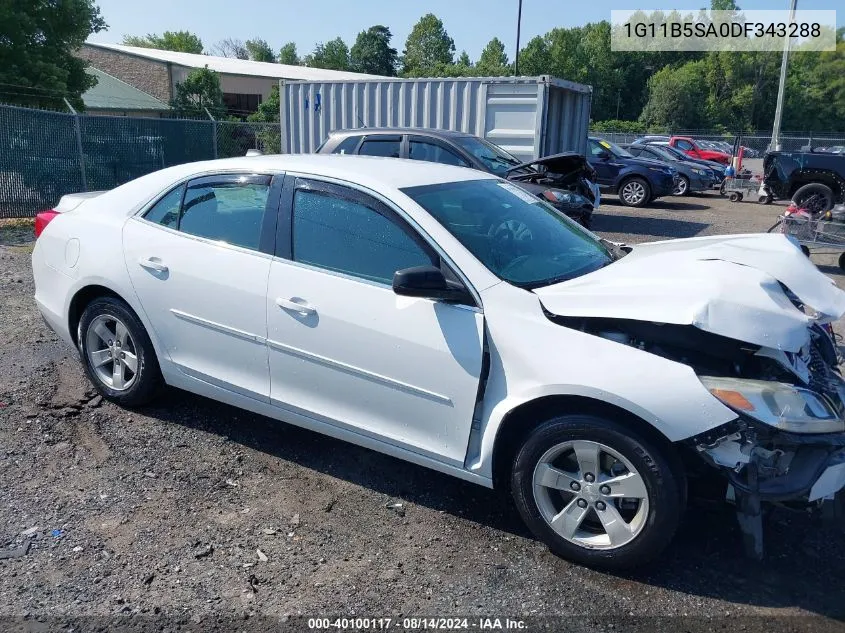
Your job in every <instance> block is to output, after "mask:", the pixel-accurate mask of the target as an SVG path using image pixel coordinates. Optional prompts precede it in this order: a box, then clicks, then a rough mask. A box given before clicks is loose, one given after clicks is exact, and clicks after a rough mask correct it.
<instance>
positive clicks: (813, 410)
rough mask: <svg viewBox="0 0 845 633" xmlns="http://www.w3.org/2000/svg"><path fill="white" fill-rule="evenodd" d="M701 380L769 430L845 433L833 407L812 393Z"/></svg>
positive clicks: (753, 383)
mask: <svg viewBox="0 0 845 633" xmlns="http://www.w3.org/2000/svg"><path fill="white" fill-rule="evenodd" d="M700 378H701V382H702V383H703V384H704V386H705V387H707V389H708V390H709V391H710V393H711V394H713V396H715V397H716V398H718V399H719V400H720V401H721V402H722V403H724V404H725V405H727V406H728V407H730V408H731V409H733V410H734V411H737V412H738V413H743V414H745V415H747V416H749V417H752V418H754V419H756V420H759V421H760V422H763V423H764V424H768V425H769V426H773V427H775V428H778V429H782V430H784V431H790V432H792V433H837V432H842V431H845V421H843V420H842V419H841V418H840V417H839V415H838V414H837V412H836V410H835V409H834V407H833V405H832V404H831V403H830V402H829V401H828V400H827V398H825V397H824V396H822V395H820V394H817V393H816V392H814V391H810V390H809V389H804V388H802V387H796V386H794V385H789V384H786V383H782V382H774V381H769V380H745V379H741V378H721V377H716V376H701V377H700Z"/></svg>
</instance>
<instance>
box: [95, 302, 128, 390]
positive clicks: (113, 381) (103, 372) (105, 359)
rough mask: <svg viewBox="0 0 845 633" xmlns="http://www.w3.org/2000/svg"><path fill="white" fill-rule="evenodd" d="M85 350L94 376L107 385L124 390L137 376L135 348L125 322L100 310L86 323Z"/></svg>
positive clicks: (110, 387)
mask: <svg viewBox="0 0 845 633" xmlns="http://www.w3.org/2000/svg"><path fill="white" fill-rule="evenodd" d="M85 343H86V345H85V348H86V354H87V356H88V361H89V362H90V363H91V367H93V368H94V374H95V375H96V376H97V379H98V380H99V381H100V382H102V383H103V384H104V385H105V386H107V387H108V388H109V389H114V390H115V391H126V390H127V389H129V388H130V387H131V386H132V385H133V384H135V379H136V378H137V376H138V352H137V348H136V347H135V341H134V340H133V339H132V336H131V335H130V334H129V330H128V329H127V327H126V325H125V324H124V323H123V322H122V321H121V320H120V319H118V318H116V317H114V316H112V315H110V314H101V315H100V316H98V317H96V318H94V320H93V321H91V324H90V325H89V326H88V332H87V334H86V339H85Z"/></svg>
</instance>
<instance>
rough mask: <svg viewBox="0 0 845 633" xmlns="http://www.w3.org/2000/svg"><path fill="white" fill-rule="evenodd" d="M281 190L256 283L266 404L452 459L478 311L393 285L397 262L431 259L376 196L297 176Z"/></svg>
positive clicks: (459, 449)
mask: <svg viewBox="0 0 845 633" xmlns="http://www.w3.org/2000/svg"><path fill="white" fill-rule="evenodd" d="M286 191H287V193H285V194H284V195H283V203H282V209H283V210H284V209H288V211H289V213H290V218H289V219H285V215H284V212H283V214H282V215H281V216H280V227H283V230H284V231H286V235H285V236H282V235H281V231H280V237H279V239H278V243H279V245H280V247H279V249H278V250H277V255H278V256H277V257H276V258H275V259H274V260H273V263H272V265H271V267H270V280H269V285H268V292H267V314H268V318H267V321H268V344H269V347H270V379H271V391H270V395H271V400H272V402H273V403H274V404H276V405H278V406H280V407H283V408H289V409H292V410H294V411H296V412H297V413H304V414H306V415H309V416H312V417H315V418H317V419H319V420H322V421H325V422H329V423H332V424H335V425H337V426H340V427H344V428H346V429H348V430H353V431H356V432H358V433H362V434H364V435H368V436H370V437H375V438H378V439H381V440H385V441H388V442H390V443H392V444H394V445H396V446H400V447H403V448H406V449H410V450H413V451H415V452H418V453H421V454H427V455H429V456H433V457H436V458H438V459H441V460H446V461H450V462H452V463H453V464H456V465H458V464H461V463H463V459H464V456H465V454H466V449H467V442H468V440H469V432H470V427H471V421H472V416H473V410H474V408H475V400H476V395H477V393H478V386H479V379H480V373H481V359H482V327H483V317H482V314H481V311H480V310H479V309H478V308H477V307H475V306H467V305H455V304H450V303H445V302H439V301H433V300H429V299H423V298H410V297H401V296H399V295H397V294H395V293H394V292H393V288H392V279H393V275H394V273H395V272H396V271H397V270H400V269H404V268H409V267H412V266H420V265H432V264H435V265H440V258H439V257H438V256H437V254H436V253H435V252H434V251H433V250H432V249H431V247H430V246H429V245H428V244H427V243H426V242H425V241H424V240H423V239H422V238H421V237H420V236H419V235H418V234H417V233H416V231H415V230H414V229H413V228H412V227H411V226H410V225H409V224H408V223H407V222H406V221H405V220H404V219H402V218H401V217H399V215H398V214H397V213H396V212H395V211H394V210H393V209H391V208H390V207H388V206H387V205H386V204H384V203H383V202H382V201H380V200H377V199H375V198H374V197H372V196H371V195H369V194H367V193H364V192H361V191H359V190H357V189H354V188H351V187H348V186H341V185H338V184H335V183H330V182H326V181H321V180H318V179H309V178H296V179H295V180H294V179H293V178H292V177H291V178H290V179H289V182H288V183H286ZM455 279H457V277H455Z"/></svg>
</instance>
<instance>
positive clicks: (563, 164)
mask: <svg viewBox="0 0 845 633" xmlns="http://www.w3.org/2000/svg"><path fill="white" fill-rule="evenodd" d="M535 166H536V167H543V168H545V169H546V170H547V171H549V172H551V173H554V174H565V175H569V174H574V173H576V172H578V171H580V170H585V171H590V166H589V164H588V163H587V159H586V158H584V157H583V156H581V154H576V153H575V152H564V153H562V154H554V155H552V156H545V157H543V158H538V159H537V160H532V161H529V162H527V163H521V164H519V165H516V166H514V167H511V168H510V169H508V171H507V174H508V175H510V174H512V173H514V172H517V171H519V170H522V169H527V168H529V167H535Z"/></svg>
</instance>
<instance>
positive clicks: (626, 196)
mask: <svg viewBox="0 0 845 633" xmlns="http://www.w3.org/2000/svg"><path fill="white" fill-rule="evenodd" d="M645 197H646V190H645V186H644V185H643V183H641V182H640V181H638V180H631V181H628V182H626V183H625V186H624V187H622V199H623V200H624V201H625V202H626V203H628V204H630V205H631V206H636V205H638V204H641V203H642V202H643V201H644V200H645Z"/></svg>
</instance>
